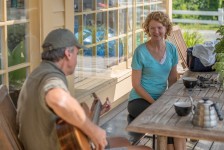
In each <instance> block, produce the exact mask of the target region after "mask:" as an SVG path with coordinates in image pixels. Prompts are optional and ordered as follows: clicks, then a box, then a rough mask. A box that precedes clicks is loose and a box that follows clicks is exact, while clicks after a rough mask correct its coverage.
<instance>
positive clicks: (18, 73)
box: [0, 0, 30, 93]
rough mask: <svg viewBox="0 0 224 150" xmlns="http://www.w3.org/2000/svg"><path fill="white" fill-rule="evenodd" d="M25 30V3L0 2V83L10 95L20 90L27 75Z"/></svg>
mask: <svg viewBox="0 0 224 150" xmlns="http://www.w3.org/2000/svg"><path fill="white" fill-rule="evenodd" d="M27 28H28V19H27V17H26V1H25V0H0V77H1V78H0V83H1V84H6V85H7V86H8V87H9V91H10V93H11V92H12V91H13V90H18V89H20V88H21V86H22V84H23V82H24V80H25V78H26V76H27V74H28V68H29V66H30V64H29V58H28V55H27V54H28V46H27V43H28V42H27V38H26V35H27ZM4 39H6V41H5V40H4Z"/></svg>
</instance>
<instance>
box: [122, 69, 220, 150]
mask: <svg viewBox="0 0 224 150" xmlns="http://www.w3.org/2000/svg"><path fill="white" fill-rule="evenodd" d="M185 75H186V76H198V75H203V76H205V75H212V78H216V76H217V74H215V73H214V72H212V73H195V72H194V73H193V72H190V71H188V72H187V73H186V74H185ZM205 96H206V97H209V98H210V100H212V101H214V102H218V104H219V107H220V108H221V109H222V112H224V110H223V109H224V108H223V104H224V92H223V91H222V90H218V88H217V87H215V86H212V87H208V88H201V89H200V88H198V87H196V88H195V90H194V91H193V93H192V97H193V99H194V103H195V105H196V104H197V101H198V100H200V99H201V98H202V97H205ZM176 101H189V102H190V99H189V97H188V90H187V89H186V88H185V87H184V85H183V83H182V79H179V80H178V81H177V82H176V83H175V84H174V85H173V86H172V87H170V88H169V89H168V90H167V91H166V92H165V93H164V94H163V95H162V96H161V97H160V98H159V99H158V100H157V101H156V102H155V103H153V104H152V105H151V106H150V107H148V108H147V109H146V110H145V111H144V112H143V113H142V114H140V115H139V116H138V117H137V118H136V119H135V120H134V121H133V122H131V123H130V124H129V125H128V126H127V128H126V129H127V130H128V131H132V132H139V133H149V134H155V135H157V138H158V140H157V149H158V150H166V145H167V136H171V137H180V138H192V139H203V140H208V141H219V142H224V123H223V121H218V125H217V127H214V128H201V127H195V126H193V125H192V122H191V120H192V118H193V115H192V114H189V115H188V116H185V117H180V116H178V115H177V114H176V113H175V110H174V106H173V104H174V103H175V102H176Z"/></svg>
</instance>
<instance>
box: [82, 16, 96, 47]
mask: <svg viewBox="0 0 224 150" xmlns="http://www.w3.org/2000/svg"><path fill="white" fill-rule="evenodd" d="M83 17H84V18H83V19H84V20H83V21H84V28H83V42H84V45H89V44H92V43H93V36H92V34H93V30H94V25H95V24H94V20H93V14H89V15H85V16H83Z"/></svg>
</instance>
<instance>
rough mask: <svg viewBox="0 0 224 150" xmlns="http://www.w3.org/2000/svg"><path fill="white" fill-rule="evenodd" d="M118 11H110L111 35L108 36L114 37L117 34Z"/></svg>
mask: <svg viewBox="0 0 224 150" xmlns="http://www.w3.org/2000/svg"><path fill="white" fill-rule="evenodd" d="M117 21H118V20H117V11H110V12H109V31H108V32H109V35H108V37H109V38H110V37H113V36H116V35H117V26H116V25H117Z"/></svg>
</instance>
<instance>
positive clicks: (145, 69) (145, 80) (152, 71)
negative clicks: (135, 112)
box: [129, 41, 178, 101]
mask: <svg viewBox="0 0 224 150" xmlns="http://www.w3.org/2000/svg"><path fill="white" fill-rule="evenodd" d="M177 63H178V54H177V49H176V47H175V46H174V45H173V44H172V43H170V42H168V41H166V58H165V61H164V63H162V64H160V62H158V61H157V60H156V59H154V58H153V57H152V55H151V54H150V52H149V51H148V49H147V48H146V43H143V44H141V45H139V46H138V47H137V48H136V50H135V52H134V55H133V58H132V64H131V67H132V69H133V70H142V78H141V85H142V87H143V88H144V89H145V90H146V91H147V92H148V93H149V94H150V95H151V96H152V98H153V99H154V100H156V99H158V98H159V97H160V96H161V95H162V94H163V92H164V91H165V90H166V89H167V81H168V77H169V74H170V71H171V69H172V67H173V66H175V65H177ZM137 98H141V97H140V96H139V95H138V94H137V92H136V91H135V90H134V89H133V88H132V90H131V92H130V95H129V101H131V100H134V99H137Z"/></svg>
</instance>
